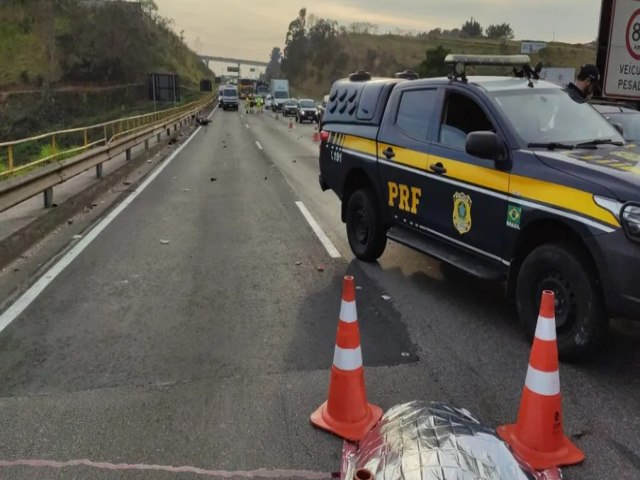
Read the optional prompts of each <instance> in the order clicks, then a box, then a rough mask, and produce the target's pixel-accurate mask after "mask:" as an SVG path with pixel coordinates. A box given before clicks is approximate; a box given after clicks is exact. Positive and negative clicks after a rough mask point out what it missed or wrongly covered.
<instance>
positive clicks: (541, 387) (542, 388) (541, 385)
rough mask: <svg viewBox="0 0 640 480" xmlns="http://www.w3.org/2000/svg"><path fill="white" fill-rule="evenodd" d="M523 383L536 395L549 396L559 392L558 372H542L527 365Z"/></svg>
mask: <svg viewBox="0 0 640 480" xmlns="http://www.w3.org/2000/svg"><path fill="white" fill-rule="evenodd" d="M525 385H526V386H527V388H528V389H529V390H531V391H532V392H534V393H537V394H538V395H545V396H547V397H551V396H553V395H558V394H559V393H560V372H558V371H557V370H556V371H555V372H543V371H541V370H537V369H535V368H533V367H532V366H531V365H529V369H528V370H527V379H526V380H525Z"/></svg>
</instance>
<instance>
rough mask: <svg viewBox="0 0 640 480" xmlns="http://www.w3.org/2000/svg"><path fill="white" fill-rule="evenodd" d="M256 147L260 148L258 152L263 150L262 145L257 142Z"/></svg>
mask: <svg viewBox="0 0 640 480" xmlns="http://www.w3.org/2000/svg"><path fill="white" fill-rule="evenodd" d="M256 147H258V150H263V148H262V145H260V142H259V141H257V140H256Z"/></svg>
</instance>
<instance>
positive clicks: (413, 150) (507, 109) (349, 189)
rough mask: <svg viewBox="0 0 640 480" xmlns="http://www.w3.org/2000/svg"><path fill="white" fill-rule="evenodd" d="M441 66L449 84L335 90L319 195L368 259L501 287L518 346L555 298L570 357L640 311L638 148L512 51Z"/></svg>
mask: <svg viewBox="0 0 640 480" xmlns="http://www.w3.org/2000/svg"><path fill="white" fill-rule="evenodd" d="M447 63H448V64H451V65H453V67H452V70H453V72H452V73H451V74H450V75H449V76H448V77H447V78H433V79H413V80H407V79H406V78H411V77H410V76H404V75H399V76H400V77H405V78H372V77H371V75H369V74H368V73H366V72H358V73H356V74H352V75H351V76H350V77H349V78H347V79H342V80H338V81H337V82H335V83H334V85H333V87H332V89H331V93H330V96H329V102H328V104H327V108H326V112H325V115H324V118H323V123H322V132H321V145H320V186H321V188H322V189H323V190H328V189H331V190H333V191H334V192H335V193H336V194H337V195H338V197H339V198H340V199H341V201H342V220H343V221H344V222H345V223H346V229H347V236H348V240H349V244H350V246H351V249H352V251H353V253H354V255H355V256H356V257H357V258H359V259H361V260H364V261H375V260H376V259H377V258H379V257H380V256H381V255H382V254H383V252H384V250H385V246H386V243H387V238H389V239H391V240H394V241H396V242H398V243H401V244H403V245H406V246H408V247H410V248H413V249H415V250H418V251H421V252H424V253H425V254H428V255H430V256H432V257H435V258H436V259H439V260H441V261H443V262H446V263H449V264H452V265H454V266H456V267H457V268H459V269H461V270H463V271H466V272H468V273H470V274H473V275H475V276H478V277H481V278H484V279H487V280H494V281H505V282H506V293H507V298H509V299H511V300H514V301H515V304H516V307H517V311H518V314H519V317H520V319H521V321H522V322H523V324H524V326H525V329H526V331H527V332H528V334H529V335H531V336H532V335H533V333H534V332H535V328H536V322H537V317H538V308H539V301H540V296H541V292H542V290H546V289H549V290H553V291H554V292H555V296H556V326H557V338H558V347H559V350H560V354H561V357H562V358H563V359H564V360H576V359H578V358H580V357H583V356H585V355H586V354H588V353H589V352H591V351H592V350H593V349H594V348H595V347H596V346H597V345H598V343H599V342H600V340H602V337H603V336H604V334H605V333H606V330H607V325H608V320H609V318H610V317H612V316H624V317H628V318H639V317H640V281H638V276H639V275H640V148H638V147H637V146H636V145H634V144H625V142H624V140H623V138H622V137H621V136H620V135H619V133H618V132H617V131H616V130H615V129H614V127H612V126H611V125H610V124H609V123H608V122H607V121H606V120H605V119H604V118H603V117H602V116H601V115H600V114H599V113H598V112H597V111H596V110H594V109H593V107H591V106H590V105H589V104H588V103H585V102H583V101H581V100H579V99H576V98H574V97H572V96H570V95H569V94H568V93H567V91H566V90H564V89H563V88H561V87H559V86H557V85H555V84H552V83H549V82H545V81H543V80H540V79H539V75H538V72H539V68H538V69H536V70H534V69H532V68H531V67H529V58H528V57H527V56H526V55H525V56H523V55H517V56H498V57H487V56H461V55H450V56H449V57H448V58H447ZM467 65H500V66H501V67H502V68H503V69H504V68H505V66H509V68H510V69H513V70H514V72H515V73H516V75H514V76H513V77H509V76H500V77H488V76H469V77H467V75H466V66H467ZM483 68H484V67H483Z"/></svg>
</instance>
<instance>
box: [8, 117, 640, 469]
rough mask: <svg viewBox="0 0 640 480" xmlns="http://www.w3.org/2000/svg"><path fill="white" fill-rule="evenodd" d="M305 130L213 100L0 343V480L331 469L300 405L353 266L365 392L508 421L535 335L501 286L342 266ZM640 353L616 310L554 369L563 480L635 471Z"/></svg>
mask: <svg viewBox="0 0 640 480" xmlns="http://www.w3.org/2000/svg"><path fill="white" fill-rule="evenodd" d="M312 133H313V126H310V125H296V126H295V128H293V129H289V128H288V124H287V121H285V120H283V119H280V120H276V119H274V118H273V116H272V115H271V114H270V113H266V114H264V115H262V116H260V117H258V116H249V117H244V116H242V115H240V114H238V113H235V112H221V111H218V112H216V113H215V114H214V117H213V123H212V124H211V125H209V126H208V127H206V128H203V129H201V130H200V131H199V132H198V133H197V134H196V135H195V136H194V137H193V138H192V139H191V140H190V141H189V143H188V144H186V146H184V148H183V149H182V150H181V151H180V152H179V153H178V154H177V155H176V156H175V158H174V159H173V160H172V161H171V162H170V163H169V164H168V165H166V167H165V168H164V169H163V170H162V171H161V172H160V173H159V174H158V175H157V177H156V178H155V179H154V180H153V181H152V182H151V183H149V185H148V187H147V188H146V189H144V190H143V191H142V192H141V193H140V194H139V195H138V196H137V198H135V200H133V201H132V202H131V203H130V205H128V206H127V208H126V209H124V210H123V211H122V212H121V213H120V214H119V215H118V216H117V217H115V219H114V220H113V221H112V222H111V223H109V224H108V225H107V226H106V227H105V228H104V230H102V231H101V233H100V234H99V235H98V236H97V237H96V238H95V240H94V241H93V242H91V243H90V244H89V245H88V246H87V247H86V248H85V249H84V250H82V251H81V252H80V253H79V254H78V255H77V257H76V258H75V259H74V260H73V261H72V262H71V263H70V264H69V265H68V267H67V268H66V269H64V270H63V271H62V272H61V273H60V274H59V275H58V276H56V277H55V278H52V280H51V282H50V283H49V284H48V286H47V287H46V288H45V289H44V291H42V293H41V294H40V295H39V296H37V298H35V300H34V301H33V302H32V303H31V304H30V305H29V306H28V307H27V308H26V309H25V310H24V311H23V312H22V313H21V314H20V315H19V316H18V317H17V318H16V319H15V321H13V322H12V323H11V324H10V325H9V326H8V327H7V328H6V329H5V330H4V331H2V332H1V333H0V425H1V427H2V428H0V478H1V479H4V478H8V479H14V478H19V479H63V478H64V479H67V478H82V479H121V478H122V479H127V480H128V479H136V480H137V479H151V478H153V479H156V478H158V479H194V478H200V477H201V476H204V475H206V476H208V477H214V478H216V477H217V478H223V477H225V478H228V477H237V478H240V477H242V478H247V477H249V478H301V479H305V480H314V479H316V478H317V479H320V478H330V476H331V472H334V471H336V470H338V469H339V458H340V453H341V442H340V441H339V440H338V439H336V438H334V437H332V436H331V435H328V434H325V433H323V432H321V431H318V430H316V429H314V428H312V427H311V426H310V425H309V422H308V416H309V414H310V413H311V412H312V411H313V410H314V409H315V408H316V407H317V406H318V405H319V404H320V403H321V402H322V401H323V400H324V399H325V398H326V389H327V382H328V371H329V367H330V365H331V359H332V355H333V344H334V340H335V327H336V322H337V315H338V310H339V306H340V288H341V278H342V276H343V275H344V274H345V273H349V274H353V275H355V277H356V284H357V285H358V286H359V287H360V288H359V289H358V291H357V301H358V311H359V318H360V329H361V333H362V347H363V353H364V361H365V365H366V367H367V368H366V383H367V387H368V394H369V397H370V399H371V400H372V401H373V402H375V403H377V404H379V405H381V406H382V407H383V408H389V407H391V406H393V405H395V404H397V403H402V402H405V401H409V400H413V399H418V398H420V399H428V400H434V401H444V402H448V403H451V404H453V405H456V406H461V407H465V408H467V409H469V410H470V411H471V412H472V413H473V414H474V415H475V416H476V417H477V418H479V419H480V420H482V421H483V422H484V423H485V424H487V425H492V426H495V425H498V424H501V423H505V422H511V421H512V420H514V419H515V416H516V414H517V409H518V402H519V397H520V392H521V388H522V385H523V383H524V374H525V371H526V368H527V360H528V354H529V346H528V344H527V342H526V340H525V339H524V337H523V335H522V333H521V331H520V328H519V326H518V324H517V321H516V316H515V313H514V311H513V309H512V307H511V306H509V305H507V304H505V303H504V301H503V299H502V294H501V289H500V286H499V285H494V284H486V283H483V282H478V281H476V280H474V279H471V278H468V277H466V276H464V275H462V274H460V273H457V272H456V271H454V270H452V269H450V268H444V267H442V266H441V265H440V264H439V263H437V262H434V261H432V260H430V259H428V258H425V257H424V256H422V255H419V254H417V253H415V252H412V251H410V250H408V249H406V248H404V247H401V246H398V245H395V244H391V243H390V244H389V246H388V248H387V251H386V253H385V255H384V256H383V257H382V258H381V260H380V262H379V263H378V264H362V263H361V262H358V261H356V260H354V259H353V257H352V255H351V254H350V251H349V249H348V245H347V242H346V235H345V230H344V226H343V225H342V223H341V222H340V218H339V211H340V210H339V202H338V200H337V198H335V195H333V194H332V193H331V192H326V193H323V192H321V191H320V189H319V187H318V182H317V173H318V158H317V151H318V146H317V144H316V143H313V142H312V140H311V137H312ZM213 179H215V181H213ZM296 202H303V204H304V205H305V206H306V207H307V208H308V210H309V211H310V212H311V214H312V215H313V217H314V218H315V219H316V220H317V222H318V224H319V225H320V227H321V228H322V230H323V231H324V232H325V233H326V234H327V235H328V237H329V239H330V240H331V241H332V242H333V244H334V245H335V246H336V247H337V249H338V251H339V252H340V253H341V255H342V256H341V257H340V258H331V257H330V256H329V254H328V252H327V251H326V250H325V248H324V247H323V245H322V244H321V243H320V241H319V240H318V238H317V237H316V235H315V234H314V232H313V231H312V229H311V228H310V226H309V225H308V223H307V222H306V220H305V218H304V217H303V215H302V214H301V212H300V210H299V209H298V207H297V206H296ZM77 242H78V240H73V242H72V243H71V244H70V247H73V245H77ZM7 281H9V280H8V279H7V278H6V277H4V278H0V282H7ZM0 291H2V290H1V289H0ZM383 296H384V298H388V297H390V299H387V300H385V299H383ZM0 300H1V299H0ZM639 345H640V326H639V325H637V324H633V323H630V322H623V321H616V322H614V324H613V326H612V329H611V337H610V340H609V342H608V345H607V347H606V349H605V350H604V351H603V353H601V354H600V355H599V356H597V357H596V358H593V359H592V360H591V361H590V362H588V363H586V364H582V365H562V366H561V382H562V392H563V397H564V414H565V431H566V433H567V434H569V435H572V436H574V437H575V442H576V443H577V444H578V445H579V446H580V447H581V448H582V449H583V450H584V451H585V453H586V455H587V460H586V462H585V463H584V464H583V465H582V466H579V467H573V468H570V469H566V470H565V471H564V473H565V478H568V479H609V478H612V479H613V478H615V479H637V478H640V378H639V376H638V371H639V369H640V347H639ZM83 459H90V460H91V461H92V462H99V463H90V464H89V463H88V462H84V461H83V462H79V461H80V460H83ZM67 462H71V463H67ZM154 465H155V467H153V466H154ZM181 466H184V467H185V468H184V469H177V468H176V467H181ZM151 468H153V470H149V469H151ZM194 469H203V470H202V471H196V470H194ZM260 469H268V471H266V472H264V471H261V470H260ZM198 473H199V474H198Z"/></svg>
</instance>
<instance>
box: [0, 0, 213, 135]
mask: <svg viewBox="0 0 640 480" xmlns="http://www.w3.org/2000/svg"><path fill="white" fill-rule="evenodd" d="M0 18H2V22H0V141H2V140H6V139H13V138H20V137H24V136H28V135H31V134H34V133H37V132H40V131H43V130H51V129H55V128H65V127H70V126H75V125H82V124H84V123H86V122H89V121H92V122H93V121H101V120H107V119H111V118H114V117H118V116H122V115H126V114H130V113H132V112H140V111H148V110H150V109H153V104H152V103H151V102H149V101H148V100H147V89H146V81H147V74H148V73H151V72H156V73H177V74H179V75H180V77H181V83H182V85H183V87H184V88H183V89H182V92H183V101H185V100H189V99H190V98H193V96H194V95H196V94H197V90H198V85H199V82H200V80H201V79H202V78H212V77H213V73H212V72H211V71H209V69H208V68H207V67H206V66H205V65H204V63H202V62H201V61H200V60H199V59H198V57H197V55H196V54H195V53H194V52H193V51H191V50H190V49H189V48H188V46H187V45H186V44H185V43H184V42H183V41H182V39H181V38H180V36H179V35H177V34H176V33H175V32H173V30H172V29H171V22H170V21H169V20H168V19H165V18H163V17H161V16H160V15H158V13H157V8H156V6H155V3H154V2H153V1H152V0H143V1H141V2H125V1H105V0H100V1H97V0H55V1H54V0H26V1H25V0H5V1H4V2H2V3H0ZM118 86H121V87H118ZM104 87H114V88H109V89H105V88H104ZM116 87H118V88H116ZM13 92H21V93H13ZM159 108H162V106H161V105H160V106H159Z"/></svg>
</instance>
